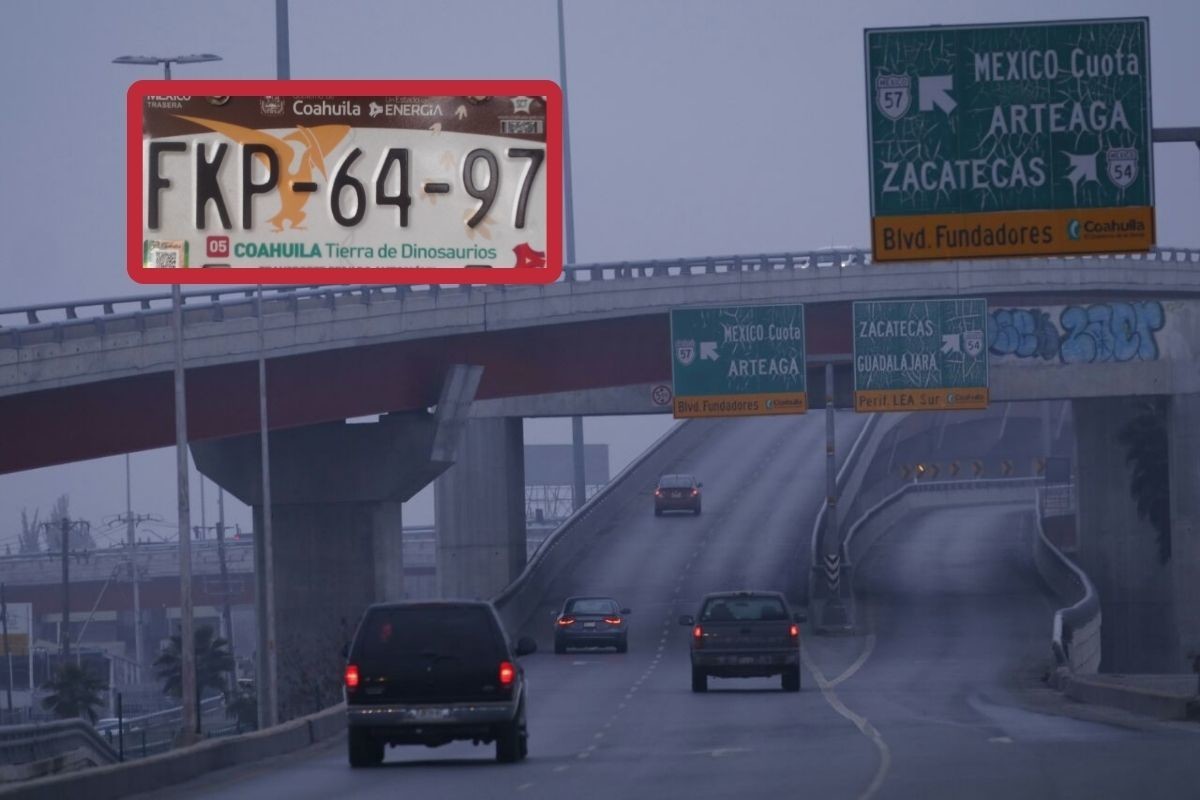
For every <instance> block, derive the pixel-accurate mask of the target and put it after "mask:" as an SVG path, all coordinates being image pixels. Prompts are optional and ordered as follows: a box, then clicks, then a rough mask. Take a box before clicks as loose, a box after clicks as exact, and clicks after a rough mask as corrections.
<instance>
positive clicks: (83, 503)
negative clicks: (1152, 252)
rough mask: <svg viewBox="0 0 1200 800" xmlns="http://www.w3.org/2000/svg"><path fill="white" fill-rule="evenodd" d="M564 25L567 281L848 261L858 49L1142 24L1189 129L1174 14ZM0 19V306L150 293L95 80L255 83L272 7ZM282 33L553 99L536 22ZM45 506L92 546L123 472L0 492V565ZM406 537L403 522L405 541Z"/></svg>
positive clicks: (859, 207)
mask: <svg viewBox="0 0 1200 800" xmlns="http://www.w3.org/2000/svg"><path fill="white" fill-rule="evenodd" d="M565 5H566V37H567V47H568V85H567V90H568V100H569V110H570V114H571V118H570V123H571V136H572V140H571V147H572V157H573V159H574V163H573V174H574V189H575V217H576V229H577V236H576V242H577V256H578V260H579V261H609V260H624V259H635V258H666V257H671V256H682V255H706V254H732V253H756V252H779V251H784V250H802V249H810V248H817V247H822V246H827V245H831V244H838V245H859V246H866V245H867V244H868V242H869V233H868V232H869V219H868V184H867V154H866V135H865V120H864V107H865V100H864V94H863V93H864V88H863V46H862V31H863V29H864V28H866V27H882V26H892V25H930V24H954V23H966V22H1009V21H1023V20H1039V19H1070V18H1091V17H1107V16H1121V15H1126V14H1130V13H1136V14H1144V15H1147V16H1149V17H1150V24H1151V36H1150V46H1151V52H1152V77H1153V112H1154V123H1155V125H1156V126H1160V127H1165V126H1180V125H1200V89H1198V88H1197V80H1198V78H1200V48H1197V47H1196V37H1197V35H1198V34H1200V2H1197V0H1157V1H1155V0H1143V1H1142V2H1140V3H1138V4H1133V3H1130V2H1128V0H1124V1H1123V2H1117V1H1116V0H1111V1H1110V0H1088V1H1087V2H1084V1H1083V0H1075V1H1074V2H1068V1H1066V0H1063V1H1062V2H1054V0H1007V2H1004V3H997V2H986V3H984V2H967V1H966V0H942V1H941V2H935V1H934V0H922V1H921V2H899V1H897V0H881V1H879V2H865V1H862V2H840V1H838V2H835V1H834V0H826V1H825V2H819V3H818V2H807V1H806V0H786V1H785V0H738V1H737V2H732V1H731V0H716V1H709V0H614V1H611V2H610V1H609V0H603V1H601V0H567V2H566V3H565ZM4 10H5V17H4V24H3V25H2V26H0V85H2V87H3V94H2V96H3V98H4V112H3V114H0V141H2V142H3V143H4V145H5V152H6V154H7V156H8V162H7V163H6V165H5V169H4V173H3V174H4V179H3V188H0V279H2V281H0V286H3V287H4V291H3V294H2V295H0V307H11V306H15V305H20V304H25V303H35V302H51V301H61V300H69V299H79V298H93V297H99V296H108V295H129V294H136V293H139V292H143V291H151V290H149V289H144V288H143V287H139V286H137V285H135V284H133V283H132V282H131V281H130V279H129V278H128V277H127V276H126V274H125V268H124V264H123V254H124V247H125V243H124V239H123V235H124V227H123V224H124V191H125V190H124V182H125V163H124V153H123V149H122V141H123V138H124V134H125V132H124V117H123V114H124V96H125V90H126V89H127V88H128V85H129V84H130V83H131V82H132V81H134V80H136V79H139V78H155V77H159V76H160V73H159V72H158V71H157V70H156V69H155V68H152V67H129V66H119V65H114V64H111V63H110V62H111V61H112V59H113V58H114V57H115V56H119V55H123V54H151V55H173V54H180V53H193V52H212V53H217V54H219V55H220V56H221V57H222V58H223V59H224V60H223V61H221V62H219V63H215V64H201V65H196V66H183V67H178V68H177V69H176V73H175V75H176V77H178V78H271V77H274V69H275V47H274V27H273V25H274V2H273V0H213V1H212V2H209V1H207V0H206V1H205V2H199V1H198V0H191V1H190V2H176V1H175V0H103V2H100V1H98V0H6V2H5V4H4ZM291 33H292V39H291V41H292V45H291V49H292V77H294V78H394V79H403V78H550V79H554V80H557V79H558V50H557V40H556V36H557V32H556V20H555V3H554V0H510V1H509V2H503V1H497V0H453V1H451V0H443V1H442V2H428V0H426V1H425V2H410V1H409V0H341V1H340V2H337V3H329V2H325V1H324V0H322V1H321V2H317V0H292V2H291ZM1155 183H1156V193H1157V209H1158V210H1157V222H1158V240H1159V242H1160V243H1161V244H1164V245H1200V232H1198V231H1197V224H1198V222H1200V159H1198V158H1197V151H1196V148H1195V147H1192V146H1185V145H1169V146H1158V147H1157V148H1156V149H1155ZM895 268H896V269H903V267H902V266H897V267H895ZM667 424H669V420H667V419H666V418H662V417H660V418H655V419H649V420H641V421H636V422H635V421H622V422H614V421H595V422H593V423H592V424H590V425H589V428H588V436H589V438H590V439H592V440H593V441H609V442H610V443H611V444H612V445H613V447H614V455H615V458H614V464H613V468H614V471H615V470H616V469H617V468H619V466H620V464H621V463H623V462H624V461H625V460H628V458H629V457H631V455H632V454H633V453H636V452H637V450H639V449H640V448H641V447H642V446H644V444H646V443H648V442H649V441H651V440H653V438H655V437H656V436H657V435H658V434H659V433H660V432H661V431H662V430H663V429H664V427H665V426H666V425H667ZM526 429H527V441H530V442H534V441H569V424H568V423H566V422H565V421H555V422H553V423H546V424H529V425H527V426H526ZM0 446H3V443H0ZM133 463H134V473H135V474H134V486H135V499H134V505H135V508H136V509H137V510H139V511H142V512H152V513H156V514H159V515H160V516H162V517H164V518H165V519H167V520H172V519H173V518H174V516H175V515H174V510H173V509H174V500H173V497H172V495H171V493H172V491H173V485H174V484H173V476H172V466H171V465H172V463H173V462H172V461H171V455H170V453H169V451H157V452H154V453H143V454H137V455H135V456H134V458H133ZM63 492H66V493H69V494H70V495H71V497H72V507H73V510H74V512H75V513H77V514H80V515H82V516H84V517H86V518H89V519H91V520H92V521H93V522H94V523H97V524H99V523H100V522H101V521H102V519H103V518H104V516H105V515H107V514H113V513H117V512H119V511H121V510H122V508H123V506H124V467H123V463H122V460H121V459H119V458H118V459H104V460H100V461H96V462H89V463H85V464H78V465H72V466H67V467H57V468H50V469H45V470H38V471H36V472H33V473H26V474H23V475H14V476H7V477H0V552H2V550H3V544H4V542H5V540H7V539H9V538H11V537H12V536H15V534H16V531H17V528H18V519H19V512H20V509H21V508H22V507H23V506H24V507H28V508H30V509H31V510H32V509H34V508H42V509H46V508H48V506H49V504H50V503H51V502H52V500H53V498H54V497H55V496H56V495H57V494H60V493H63ZM213 494H214V492H211V491H210V492H209V497H208V500H209V504H210V508H211V507H212V504H213ZM196 502H198V496H197V500H196ZM44 513H45V511H43V514H44ZM211 513H212V512H211V511H210V514H211ZM429 514H430V509H429V504H428V503H424V504H420V505H418V506H417V507H414V508H413V509H412V510H411V513H408V519H409V520H414V521H417V522H428V521H429ZM193 516H194V522H195V524H198V523H199V512H198V509H196V510H195V511H194V513H193ZM232 516H233V518H234V519H235V520H237V521H241V522H242V524H246V523H247V522H248V518H249V517H248V514H247V513H246V512H245V509H244V508H238V509H236V510H234V511H233V512H232ZM210 524H211V519H210Z"/></svg>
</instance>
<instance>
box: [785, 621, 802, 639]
mask: <svg viewBox="0 0 1200 800" xmlns="http://www.w3.org/2000/svg"><path fill="white" fill-rule="evenodd" d="M788 635H789V636H791V637H792V638H793V639H799V638H800V626H799V625H797V624H796V623H794V622H793V623H792V627H790V628H788Z"/></svg>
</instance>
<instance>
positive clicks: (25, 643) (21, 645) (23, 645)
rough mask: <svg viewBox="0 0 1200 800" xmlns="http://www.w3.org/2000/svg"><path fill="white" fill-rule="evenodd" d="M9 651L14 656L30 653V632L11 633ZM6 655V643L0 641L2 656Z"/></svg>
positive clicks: (0, 653)
mask: <svg viewBox="0 0 1200 800" xmlns="http://www.w3.org/2000/svg"><path fill="white" fill-rule="evenodd" d="M8 652H9V653H10V654H11V655H14V656H27V655H29V634H28V633H10V634H9V635H8ZM2 655H4V645H3V643H2V642H0V656H2Z"/></svg>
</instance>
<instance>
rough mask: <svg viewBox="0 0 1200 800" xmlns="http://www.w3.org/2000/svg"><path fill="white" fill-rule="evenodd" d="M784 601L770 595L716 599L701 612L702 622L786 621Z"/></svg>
mask: <svg viewBox="0 0 1200 800" xmlns="http://www.w3.org/2000/svg"><path fill="white" fill-rule="evenodd" d="M786 619H787V609H786V608H784V605H783V601H782V600H780V599H779V598H778V597H771V596H770V595H754V596H751V597H714V598H713V599H711V600H709V601H708V602H707V603H705V604H704V610H703V611H701V612H700V620H701V621H702V622H757V621H762V620H786Z"/></svg>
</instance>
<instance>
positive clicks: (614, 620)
mask: <svg viewBox="0 0 1200 800" xmlns="http://www.w3.org/2000/svg"><path fill="white" fill-rule="evenodd" d="M604 621H605V622H607V623H608V624H609V625H620V624H621V618H620V617H605V618H604Z"/></svg>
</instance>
